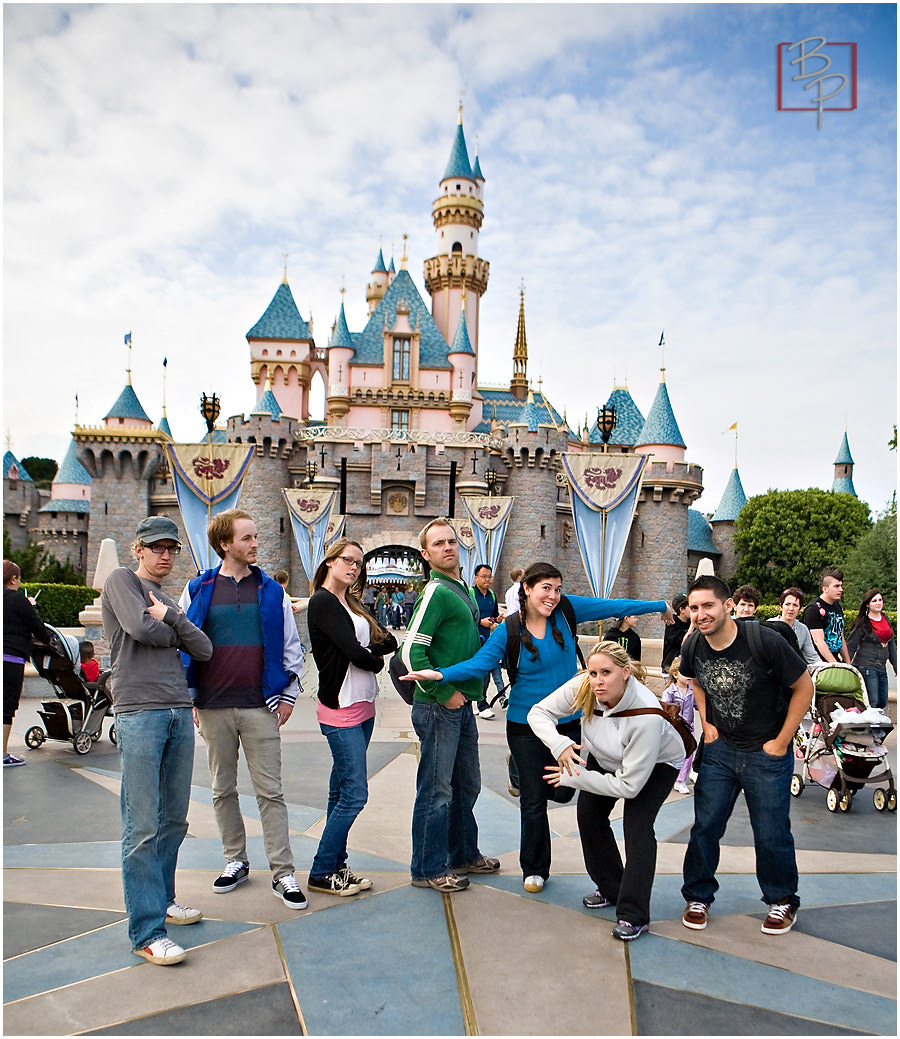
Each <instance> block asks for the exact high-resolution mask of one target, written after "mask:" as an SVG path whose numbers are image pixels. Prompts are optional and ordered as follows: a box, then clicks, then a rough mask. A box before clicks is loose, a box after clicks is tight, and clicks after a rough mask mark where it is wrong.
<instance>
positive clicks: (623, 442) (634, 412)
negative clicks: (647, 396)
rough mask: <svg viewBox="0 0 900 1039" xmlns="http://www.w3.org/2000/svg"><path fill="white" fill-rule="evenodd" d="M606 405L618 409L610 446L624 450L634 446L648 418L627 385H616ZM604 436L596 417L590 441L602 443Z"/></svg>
mask: <svg viewBox="0 0 900 1039" xmlns="http://www.w3.org/2000/svg"><path fill="white" fill-rule="evenodd" d="M605 407H607V408H610V407H613V408H615V409H616V425H615V428H614V429H613V431H612V435H611V436H610V438H609V446H610V447H618V448H620V450H622V451H624V450H626V449H630V448H633V447H634V445H635V444H636V443H637V442H638V440H639V439H640V436H641V432H642V431H643V429H644V425H645V422H646V420H645V419H644V416H643V415H642V414H641V411H640V408H638V406H637V404H635V402H634V398H633V397H632V396H631V393H630V392H629V389H628V387H627V386H614V387H613V391H612V393H611V394H610V395H609V400H607V402H606V405H605ZM602 441H603V437H602V435H601V433H600V426H599V425H598V423H597V421H596V419H595V420H594V424H593V426H592V427H591V431H590V442H591V443H592V444H599V443H602Z"/></svg>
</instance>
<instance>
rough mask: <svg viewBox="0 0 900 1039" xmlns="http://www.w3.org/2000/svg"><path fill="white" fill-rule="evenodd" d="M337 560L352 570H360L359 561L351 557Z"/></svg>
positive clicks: (360, 564) (339, 557)
mask: <svg viewBox="0 0 900 1039" xmlns="http://www.w3.org/2000/svg"><path fill="white" fill-rule="evenodd" d="M338 559H340V560H341V562H343V563H345V564H346V565H347V566H349V567H352V568H353V569H354V570H361V569H362V560H361V559H354V558H353V556H338Z"/></svg>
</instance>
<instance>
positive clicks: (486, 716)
mask: <svg viewBox="0 0 900 1039" xmlns="http://www.w3.org/2000/svg"><path fill="white" fill-rule="evenodd" d="M478 713H479V715H480V716H481V717H482V718H484V720H485V721H487V722H490V721H493V720H494V718H496V717H497V715H496V714H494V712H493V711H492V710H491V709H490V707H488V709H487V710H486V711H479V712H478Z"/></svg>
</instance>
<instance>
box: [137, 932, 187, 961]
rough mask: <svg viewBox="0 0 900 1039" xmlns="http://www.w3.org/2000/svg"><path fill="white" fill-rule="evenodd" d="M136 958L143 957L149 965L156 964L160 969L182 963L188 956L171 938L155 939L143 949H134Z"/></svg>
mask: <svg viewBox="0 0 900 1039" xmlns="http://www.w3.org/2000/svg"><path fill="white" fill-rule="evenodd" d="M132 952H133V953H134V954H135V956H143V958H144V959H145V960H146V961H147V962H148V963H155V964H156V965H157V966H159V967H169V966H171V965H172V964H173V963H181V961H182V960H183V959H184V957H185V956H186V955H187V953H185V951H184V949H182V948H181V946H180V945H176V944H175V943H174V942H173V941H172V939H171V938H155V939H154V940H153V941H152V942H151V943H150V944H149V945H145V946H144V947H143V948H142V949H132Z"/></svg>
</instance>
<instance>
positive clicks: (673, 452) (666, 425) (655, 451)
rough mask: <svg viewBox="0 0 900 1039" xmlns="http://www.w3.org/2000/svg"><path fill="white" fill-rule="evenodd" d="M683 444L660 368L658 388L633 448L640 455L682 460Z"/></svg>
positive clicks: (675, 460) (664, 377) (664, 459)
mask: <svg viewBox="0 0 900 1039" xmlns="http://www.w3.org/2000/svg"><path fill="white" fill-rule="evenodd" d="M685 446H686V445H685V443H684V438H683V437H682V435H681V430H680V429H679V428H678V423H677V422H676V421H675V412H674V411H673V410H672V403H671V401H670V400H669V390H668V388H667V387H666V370H665V368H661V369H660V374H659V388H658V389H657V391H656V397H655V398H654V400H653V406H652V407H651V408H650V414H649V415H648V416H647V421H646V422H645V423H644V428H643V429H642V430H641V432H640V433H639V434H638V438H637V441H636V442H635V445H634V449H635V451H636V452H637V453H638V454H641V455H653V457H654V458H656V459H658V460H659V461H673V462H681V461H684V450H685Z"/></svg>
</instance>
